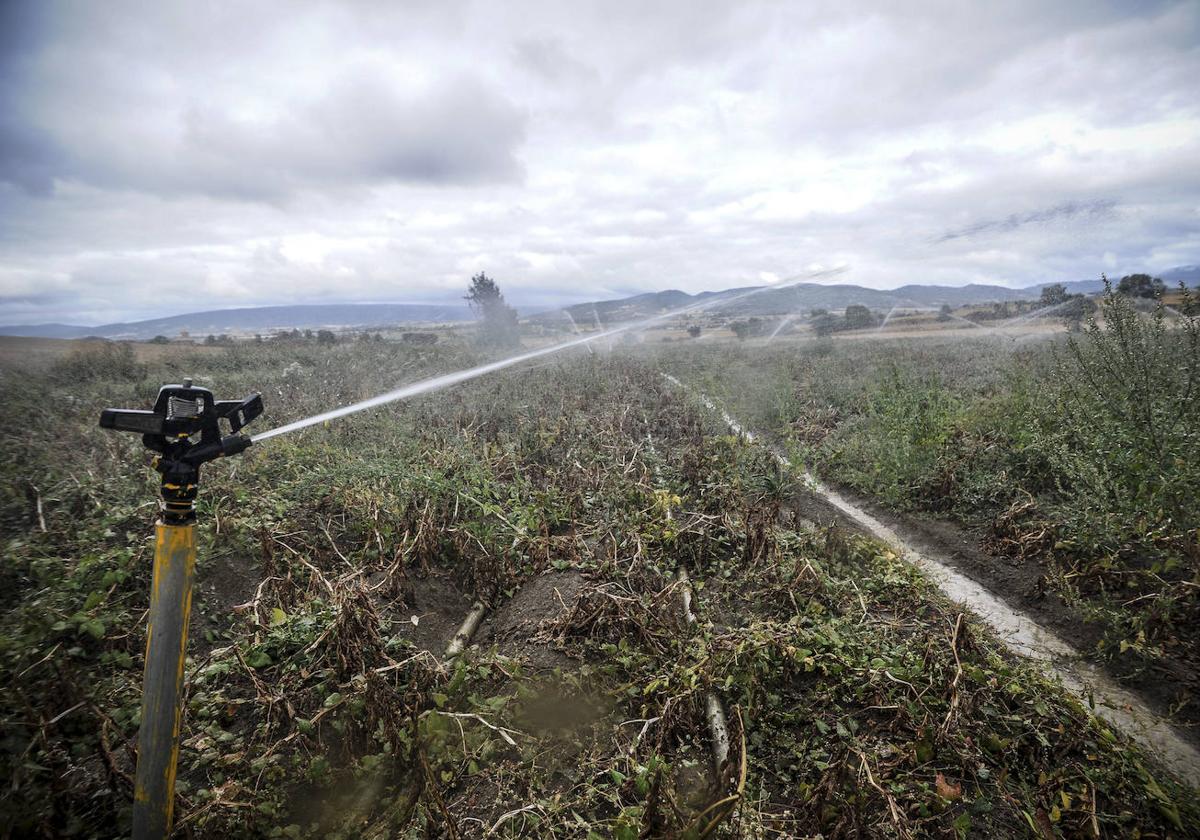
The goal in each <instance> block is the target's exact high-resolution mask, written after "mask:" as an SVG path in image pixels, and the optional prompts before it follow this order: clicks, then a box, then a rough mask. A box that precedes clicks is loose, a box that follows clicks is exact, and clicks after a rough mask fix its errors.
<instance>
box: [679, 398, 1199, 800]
mask: <svg viewBox="0 0 1200 840" xmlns="http://www.w3.org/2000/svg"><path fill="white" fill-rule="evenodd" d="M663 377H664V378H665V379H666V380H667V381H668V382H671V383H672V384H673V385H675V386H677V387H679V388H681V389H684V390H686V391H689V392H690V393H692V394H694V395H695V396H696V398H697V399H699V400H700V402H701V403H702V404H703V405H704V406H705V407H706V408H708V409H709V410H710V411H713V412H714V413H716V414H718V415H719V416H720V417H721V419H722V420H723V421H724V422H725V424H726V425H727V426H728V427H729V429H730V430H731V431H733V432H734V433H735V434H740V435H743V436H744V437H745V438H746V439H747V440H750V441H754V440H756V439H757V438H756V436H755V435H754V433H752V432H750V431H748V430H746V429H745V428H744V427H743V426H742V425H741V424H740V423H738V422H737V420H735V419H734V418H733V417H732V416H731V415H730V414H729V413H728V412H727V411H725V410H724V409H722V408H721V407H719V406H718V405H717V404H716V403H714V402H713V401H712V400H710V399H709V398H708V397H707V396H705V395H704V394H701V393H699V392H698V391H694V390H692V389H690V388H688V387H687V386H686V385H684V384H683V383H682V382H680V381H679V380H678V379H677V378H675V377H673V376H671V375H669V374H663ZM770 451H771V452H772V454H773V455H774V456H775V458H776V459H778V460H779V462H780V463H781V464H782V465H784V466H786V467H788V468H789V469H794V468H795V467H794V466H793V465H792V463H791V461H790V460H789V459H788V458H787V457H786V456H784V455H783V454H782V453H780V452H778V451H777V450H775V449H773V448H771V449H770ZM801 475H802V478H803V480H804V482H805V485H806V486H807V488H808V489H809V490H810V491H811V492H812V493H813V494H814V495H815V496H817V497H819V498H820V499H822V500H824V501H825V502H826V503H827V504H828V505H830V506H831V507H832V508H834V509H835V510H836V511H837V512H838V513H839V514H840V515H842V516H843V517H845V518H846V519H847V520H849V521H850V522H851V523H853V524H854V525H855V526H857V527H858V528H859V529H861V530H863V531H865V532H867V533H869V534H871V535H872V536H874V537H876V538H877V539H879V540H881V541H883V542H885V543H887V544H888V545H890V546H892V548H894V549H896V550H897V552H898V553H899V554H900V555H901V556H902V557H904V558H905V559H906V560H908V561H909V562H910V563H912V564H913V565H915V566H916V567H917V568H919V569H920V570H921V571H922V573H923V574H924V575H925V576H926V577H927V578H928V579H929V580H930V581H931V582H932V583H933V584H934V585H935V586H937V587H938V589H940V590H941V591H942V593H943V594H944V595H946V596H947V597H948V598H950V599H951V600H953V601H955V602H957V603H960V604H962V605H964V606H965V607H967V608H968V609H970V610H971V612H973V613H974V614H975V615H976V616H978V617H979V618H980V619H981V620H982V621H983V622H984V623H985V624H987V625H988V626H989V627H990V628H991V629H992V630H993V631H994V632H995V633H996V634H997V635H998V636H999V637H1000V638H1001V639H1002V640H1004V641H1005V642H1006V643H1007V644H1008V646H1009V648H1010V649H1012V650H1013V651H1015V652H1016V653H1019V654H1021V655H1023V656H1025V657H1027V658H1029V659H1030V660H1032V661H1034V662H1036V663H1038V664H1039V665H1040V666H1041V667H1042V669H1043V670H1044V671H1045V672H1047V673H1050V674H1054V675H1056V676H1058V677H1059V679H1060V681H1061V682H1062V684H1063V686H1064V687H1065V688H1066V689H1067V690H1068V691H1070V692H1072V693H1073V694H1075V695H1076V696H1077V697H1078V698H1079V699H1080V700H1082V701H1083V703H1084V704H1085V706H1089V707H1091V708H1092V711H1093V713H1094V714H1095V715H1096V716H1097V717H1098V718H1101V719H1102V720H1104V721H1106V722H1107V723H1108V724H1110V725H1111V726H1113V727H1115V728H1117V729H1119V730H1121V731H1122V732H1124V733H1126V734H1127V735H1128V736H1129V737H1130V738H1132V739H1133V740H1134V741H1136V742H1137V743H1139V744H1141V745H1142V746H1143V747H1144V748H1146V750H1147V751H1148V752H1150V753H1151V754H1153V755H1154V756H1155V757H1157V758H1158V759H1159V760H1161V761H1162V762H1163V763H1164V764H1165V765H1167V766H1168V767H1169V768H1170V769H1172V770H1174V771H1175V772H1176V773H1177V774H1178V775H1179V776H1180V777H1181V778H1183V779H1185V780H1186V781H1187V782H1188V783H1190V784H1192V785H1200V750H1197V749H1196V747H1194V746H1193V745H1192V744H1191V743H1189V741H1188V740H1187V739H1186V738H1185V737H1184V736H1183V735H1182V734H1180V733H1179V732H1177V731H1176V730H1175V728H1174V727H1173V726H1171V724H1170V723H1169V722H1167V720H1166V719H1165V718H1163V717H1162V716H1161V715H1159V714H1158V713H1156V712H1155V711H1154V710H1153V709H1152V708H1151V707H1150V706H1149V705H1148V704H1147V703H1146V701H1145V700H1143V699H1142V698H1141V697H1139V696H1137V695H1136V694H1134V693H1133V692H1131V691H1129V690H1127V689H1125V688H1123V687H1122V686H1120V685H1119V684H1117V682H1116V681H1115V680H1114V679H1113V678H1112V677H1110V676H1109V675H1108V674H1107V673H1105V672H1104V671H1103V670H1101V669H1100V668H1098V667H1096V666H1095V665H1092V664H1091V663H1089V662H1087V661H1085V660H1084V658H1083V655H1082V654H1081V653H1080V652H1079V651H1078V650H1077V649H1076V648H1075V647H1074V646H1072V645H1071V644H1070V643H1068V642H1067V641H1066V640H1064V639H1063V638H1062V637H1061V636H1059V635H1058V634H1057V633H1055V632H1054V631H1053V630H1051V629H1049V628H1047V627H1046V626H1044V625H1043V624H1041V623H1039V622H1038V621H1036V620H1035V619H1034V618H1032V617H1031V616H1030V615H1028V614H1027V613H1025V612H1023V611H1021V610H1018V609H1015V608H1014V607H1012V606H1010V605H1009V604H1008V603H1006V602H1005V601H1004V600H1002V599H1001V598H1000V597H998V596H997V595H995V594H994V593H993V592H991V591H990V590H988V589H987V588H986V587H985V586H983V585H982V584H981V583H979V582H978V581H976V580H973V579H972V578H970V577H968V576H967V575H965V574H963V573H962V572H960V571H958V570H957V569H955V568H954V567H953V565H952V564H951V562H950V561H949V560H948V558H943V557H940V556H939V555H938V553H937V552H935V551H934V550H933V549H932V548H931V547H929V546H922V547H921V548H918V547H916V546H914V545H913V544H912V543H911V542H910V541H907V540H905V539H902V538H901V537H900V535H899V534H897V533H896V530H894V529H893V528H891V527H890V526H889V525H887V524H885V523H884V522H882V521H881V520H880V519H879V518H877V517H876V516H874V515H872V514H871V513H869V512H867V511H866V510H864V509H863V508H862V507H861V506H859V505H857V504H855V503H854V502H851V501H850V500H848V499H846V498H845V497H844V496H843V495H841V494H840V493H838V492H836V491H834V490H833V489H831V488H829V487H827V486H826V485H824V484H823V483H822V482H820V481H819V480H818V479H817V478H816V476H814V475H812V474H811V473H809V472H808V471H803V472H802V473H801Z"/></svg>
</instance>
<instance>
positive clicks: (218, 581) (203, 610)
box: [188, 554, 261, 656]
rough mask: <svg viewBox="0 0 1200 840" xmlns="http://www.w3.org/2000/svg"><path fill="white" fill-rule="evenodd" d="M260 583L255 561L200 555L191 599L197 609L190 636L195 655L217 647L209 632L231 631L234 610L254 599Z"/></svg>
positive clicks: (193, 617) (194, 610)
mask: <svg viewBox="0 0 1200 840" xmlns="http://www.w3.org/2000/svg"><path fill="white" fill-rule="evenodd" d="M260 580H261V578H260V576H259V574H258V572H257V571H255V564H254V562H252V561H248V560H245V559H243V558H240V557H239V558H235V557H223V556H218V557H214V558H211V559H210V560H206V559H205V558H204V556H203V554H201V557H200V560H199V561H198V562H197V564H196V585H195V589H196V591H195V593H194V594H193V596H192V603H193V604H195V609H193V610H192V618H191V628H190V630H189V633H188V635H189V636H190V638H191V639H192V641H191V644H192V646H193V647H192V654H193V655H194V656H200V655H203V654H206V653H208V652H209V651H210V650H212V648H213V647H214V646H215V645H214V643H212V642H210V641H209V640H208V638H207V637H206V636H207V633H208V631H210V630H211V631H221V630H226V629H228V627H229V620H230V616H232V615H233V612H234V610H233V608H234V607H236V606H238V605H239V604H245V603H246V602H247V601H251V600H253V598H254V592H255V589H257V588H258V583H259V581H260Z"/></svg>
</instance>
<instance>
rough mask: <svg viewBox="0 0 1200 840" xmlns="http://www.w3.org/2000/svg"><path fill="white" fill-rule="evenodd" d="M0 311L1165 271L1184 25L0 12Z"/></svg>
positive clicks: (1191, 66) (1187, 252)
mask: <svg viewBox="0 0 1200 840" xmlns="http://www.w3.org/2000/svg"><path fill="white" fill-rule="evenodd" d="M0 15H3V17H0V320H2V321H7V322H10V323H12V322H18V321H28V320H50V319H52V318H53V319H57V320H76V321H83V322H95V323H98V322H102V321H112V320H121V319H126V318H131V317H146V316H150V315H157V314H162V313H166V312H178V311H186V310H188V309H198V308H213V307H218V306H221V305H227V304H236V305H249V304H266V303H280V302H290V301H313V302H320V301H355V300H357V301H371V300H396V301H406V300H407V301H432V300H449V299H457V298H458V297H460V296H461V294H462V292H461V287H462V286H464V285H465V283H466V281H467V279H468V277H469V275H470V273H471V272H473V271H477V270H479V269H480V268H483V269H486V270H487V271H488V273H489V274H491V275H494V276H496V277H497V278H498V279H499V281H500V282H501V284H502V286H503V288H504V290H505V293H506V296H507V297H508V298H509V299H510V300H512V301H514V302H517V303H536V302H558V301H567V300H579V299H586V298H599V297H612V296H615V295H617V294H622V293H627V292H632V291H645V290H652V289H661V288H668V287H673V288H682V289H687V290H689V291H698V290H701V289H706V288H709V289H712V288H723V287H728V286H736V285H746V284H749V283H756V282H759V278H760V277H761V276H762V275H764V274H773V275H775V276H781V277H783V276H790V275H792V274H795V273H798V272H799V271H801V270H803V269H805V268H806V267H807V266H810V265H813V264H820V265H850V266H851V267H852V270H851V271H850V272H849V273H847V274H846V276H845V277H839V278H837V282H855V283H861V284H864V285H871V286H876V287H887V286H896V285H901V284H903V283H907V282H929V283H949V284H964V283H968V282H995V283H1002V284H1007V285H1014V286H1020V285H1028V284H1033V283H1038V282H1048V281H1055V280H1072V279H1080V278H1084V277H1089V276H1096V275H1098V274H1099V272H1100V271H1102V270H1105V271H1108V272H1109V273H1110V274H1117V273H1120V272H1124V271H1129V270H1137V269H1147V270H1150V271H1161V270H1164V269H1166V268H1169V267H1171V266H1172V265H1175V264H1186V263H1200V101H1198V98H1197V97H1196V95H1195V84H1194V80H1195V79H1196V78H1200V52H1198V51H1197V50H1196V48H1195V45H1196V44H1197V43H1198V42H1200V6H1197V4H1195V3H1187V2H1162V3H1149V4H1140V5H1138V6H1136V7H1133V6H1130V5H1128V4H1124V3H1117V2H1101V3H1095V2H1062V3H1054V4H1049V5H1047V4H1044V3H1035V2H1032V0H1028V1H1026V0H1020V2H1014V3H1008V4H992V5H990V6H979V5H958V6H947V5H946V4H944V3H941V2H933V0H929V2H917V3H913V4H908V5H907V6H906V7H905V8H904V9H903V10H892V9H891V8H890V7H888V6H886V5H882V6H881V5H878V4H874V3H866V2H838V3H834V2H816V3H806V4H789V3H775V2H758V3H754V2H748V3H734V2H716V1H715V0H706V2H701V3H694V2H693V3H683V2H664V3H655V4H651V5H646V4H644V3H633V2H628V3H621V2H618V3H609V2H605V3H600V2H596V3H587V2H585V3H579V4H562V3H556V2H519V3H515V4H487V3H482V2H469V0H461V2H457V1H456V2H446V3H433V2H413V3H405V4H356V3H341V2H332V0H330V1H329V2H325V0H308V1H307V2H303V3H290V2H283V0H274V2H272V0H268V1H267V2H264V3H256V4H252V5H249V6H248V5H246V4H239V3H232V2H228V3H222V2H217V3H206V4H150V5H143V4H138V5H134V4H132V3H122V2H114V3H105V4H69V3H56V2H53V0H48V1H47V2H38V3H32V2H29V3H24V4H22V3H7V4H0Z"/></svg>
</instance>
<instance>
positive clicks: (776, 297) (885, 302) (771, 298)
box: [530, 280, 1104, 327]
mask: <svg viewBox="0 0 1200 840" xmlns="http://www.w3.org/2000/svg"><path fill="white" fill-rule="evenodd" d="M1048 285H1051V284H1049V283H1043V284H1040V285H1037V286H1029V287H1026V288H1023V289H1011V288H1008V287H1007V286H988V285H980V284H972V285H969V286H930V285H916V284H910V285H907V286H901V287H899V288H897V289H868V288H865V287H863V286H855V285H853V284H849V283H832V284H826V283H797V284H795V285H791V286H787V287H785V288H782V289H764V290H763V291H761V292H759V293H757V294H754V295H751V296H750V297H743V298H740V299H738V300H735V301H732V302H730V303H726V304H722V303H720V302H713V303H712V304H711V305H710V306H707V307H705V308H704V309H705V311H706V312H709V313H712V314H719V315H724V316H727V317H739V318H740V317H748V316H753V315H782V314H787V313H792V312H801V311H806V310H811V309H844V308H845V307H847V306H849V305H850V304H861V305H863V306H867V307H870V308H871V309H877V310H886V309H891V308H892V307H894V306H898V307H918V308H937V307H940V306H942V305H943V304H949V305H951V306H954V307H959V306H967V305H971V304H980V303H995V302H1001V303H1002V302H1004V301H1016V300H1036V299H1038V298H1039V297H1041V294H1042V288H1043V287H1044V286H1048ZM1062 285H1064V286H1066V287H1067V291H1068V292H1070V293H1072V294H1094V293H1095V292H1098V291H1100V290H1101V289H1103V288H1104V284H1103V283H1102V282H1101V281H1099V280H1076V281H1071V282H1067V283H1063V284H1062ZM751 288H755V287H748V288H743V289H726V290H725V291H722V292H701V293H699V294H696V295H690V294H688V293H687V292H681V291H678V290H676V289H670V290H668V291H665V292H652V293H649V294H640V295H634V296H632V297H627V298H620V299H617V300H601V301H596V302H594V303H577V304H575V305H573V306H567V307H564V308H563V309H562V310H555V311H552V312H545V313H541V314H540V315H538V316H536V317H534V318H531V319H530V320H531V321H532V322H534V323H541V324H545V325H547V326H558V327H561V326H562V324H563V322H564V320H565V319H566V316H565V315H563V314H562V313H563V312H566V313H568V314H569V315H570V317H571V319H572V320H574V322H575V323H576V324H578V325H579V326H580V327H590V326H593V325H595V323H596V322H597V321H599V322H600V323H602V324H612V323H619V322H622V321H632V320H638V319H641V318H650V317H653V316H654V315H660V314H662V313H664V312H671V311H674V310H676V309H682V308H683V307H685V306H690V305H693V304H699V303H701V302H703V301H705V300H711V299H713V298H718V297H736V296H737V295H738V294H739V293H740V292H744V291H748V290H749V289H751Z"/></svg>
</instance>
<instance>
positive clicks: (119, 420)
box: [100, 379, 263, 525]
mask: <svg viewBox="0 0 1200 840" xmlns="http://www.w3.org/2000/svg"><path fill="white" fill-rule="evenodd" d="M262 410H263V403H262V395H261V394H251V395H250V396H248V397H246V398H245V399H244V400H214V399H213V395H212V391H210V390H208V389H207V388H199V387H196V386H194V385H192V380H190V379H185V380H184V381H183V382H182V383H181V384H179V385H164V386H163V387H162V388H160V389H159V391H158V399H157V400H155V402H154V408H153V410H151V411H143V410H139V409H126V408H106V409H104V411H103V412H102V413H101V414H100V428H102V429H116V430H117V431H119V432H140V433H141V435H142V443H143V444H145V446H146V448H147V449H149V450H151V451H153V452H156V453H158V454H157V456H156V457H155V459H154V469H155V470H157V471H158V472H159V473H160V474H161V475H162V497H163V522H165V523H166V524H168V525H185V524H188V523H191V522H193V521H195V518H196V515H195V512H194V510H193V508H192V503H193V502H194V501H195V499H196V489H197V487H198V486H199V484H200V465H201V464H204V463H206V462H207V461H212V460H213V459H215V458H220V457H221V456H222V455H236V454H238V453H239V452H242V451H243V450H245V449H246V447H248V446H249V445H250V443H251V441H250V438H248V437H246V436H245V435H239V434H238V432H239V431H241V429H242V427H244V426H245V425H246V424H247V423H249V422H250V421H252V420H253V419H254V418H256V417H258V415H260V414H262ZM222 418H223V419H225V420H228V421H229V430H230V432H231V434H229V435H225V436H222V434H221V425H220V421H221V419H222Z"/></svg>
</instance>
